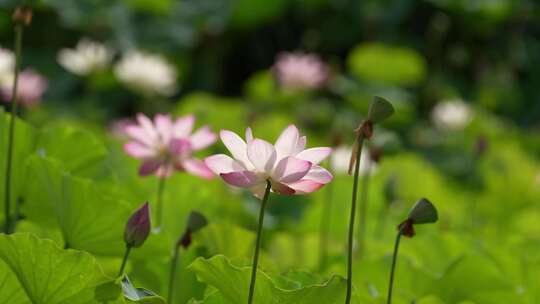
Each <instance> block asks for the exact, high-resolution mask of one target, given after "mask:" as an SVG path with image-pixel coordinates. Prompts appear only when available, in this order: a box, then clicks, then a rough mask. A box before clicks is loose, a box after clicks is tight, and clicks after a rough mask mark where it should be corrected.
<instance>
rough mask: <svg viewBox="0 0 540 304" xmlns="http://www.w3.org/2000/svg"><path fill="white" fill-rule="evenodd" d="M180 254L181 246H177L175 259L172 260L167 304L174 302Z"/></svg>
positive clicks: (174, 254)
mask: <svg viewBox="0 0 540 304" xmlns="http://www.w3.org/2000/svg"><path fill="white" fill-rule="evenodd" d="M179 253H180V246H179V245H175V247H174V253H173V257H172V259H171V269H170V271H169V294H168V295H167V303H168V304H170V303H172V302H173V289H174V285H175V282H176V265H177V264H178V256H179Z"/></svg>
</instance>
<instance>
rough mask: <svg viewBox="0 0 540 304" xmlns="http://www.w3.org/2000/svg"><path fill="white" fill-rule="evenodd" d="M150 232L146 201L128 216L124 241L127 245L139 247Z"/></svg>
mask: <svg viewBox="0 0 540 304" xmlns="http://www.w3.org/2000/svg"><path fill="white" fill-rule="evenodd" d="M148 234H150V211H149V208H148V202H146V203H145V204H144V205H143V206H142V207H141V208H139V210H137V211H135V213H133V214H132V215H131V217H130V218H129V220H128V222H127V224H126V229H125V231H124V241H125V242H126V244H127V245H128V246H131V247H135V248H137V247H141V246H142V244H144V241H146V239H147V238H148Z"/></svg>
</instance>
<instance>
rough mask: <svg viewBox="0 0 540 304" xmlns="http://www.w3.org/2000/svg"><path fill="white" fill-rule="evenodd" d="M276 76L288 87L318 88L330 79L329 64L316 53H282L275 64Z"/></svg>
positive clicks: (282, 84) (283, 85) (279, 81)
mask: <svg viewBox="0 0 540 304" xmlns="http://www.w3.org/2000/svg"><path fill="white" fill-rule="evenodd" d="M274 73H275V77H276V79H277V81H278V83H279V85H280V86H282V87H284V88H286V89H293V90H295V89H300V90H302V89H316V88H319V87H321V86H322V85H324V83H325V82H326V80H327V79H328V74H329V71H328V66H327V65H326V64H325V63H324V62H322V61H321V59H320V58H319V57H318V56H317V55H314V54H305V53H300V52H296V53H281V54H279V55H278V57H277V60H276V63H275V64H274Z"/></svg>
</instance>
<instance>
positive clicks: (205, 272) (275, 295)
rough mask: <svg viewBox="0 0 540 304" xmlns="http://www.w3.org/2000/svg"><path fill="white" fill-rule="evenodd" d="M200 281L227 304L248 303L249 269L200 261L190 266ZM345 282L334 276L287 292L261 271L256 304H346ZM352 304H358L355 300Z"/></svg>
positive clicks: (212, 260)
mask: <svg viewBox="0 0 540 304" xmlns="http://www.w3.org/2000/svg"><path fill="white" fill-rule="evenodd" d="M190 269H191V270H192V271H194V272H195V273H196V274H197V276H198V278H199V279H200V280H202V281H204V282H206V283H207V284H209V285H212V286H214V287H215V288H217V289H218V290H219V292H220V293H221V294H222V295H223V297H224V298H225V299H226V300H227V301H228V302H226V303H244V302H246V301H247V296H248V289H249V282H250V274H251V269H250V267H242V268H239V267H236V266H233V265H232V264H231V263H230V262H229V260H227V258H225V257H224V256H222V255H218V256H214V257H212V258H210V259H208V260H205V259H203V258H199V259H197V260H195V262H193V263H192V264H191V266H190ZM345 289H346V281H345V279H343V278H341V277H337V276H334V277H332V278H331V279H330V280H328V281H327V282H325V283H323V284H314V285H310V286H306V287H302V288H299V289H290V290H285V289H281V288H278V287H276V285H275V283H274V282H273V280H272V279H271V278H270V276H268V275H267V274H266V273H264V272H262V271H260V270H259V271H258V275H257V285H256V289H255V296H254V302H255V303H257V304H275V303H296V304H304V303H305V304H308V303H309V304H312V303H327V304H333V303H343V302H344V301H345ZM352 303H358V302H357V300H356V299H353V301H352Z"/></svg>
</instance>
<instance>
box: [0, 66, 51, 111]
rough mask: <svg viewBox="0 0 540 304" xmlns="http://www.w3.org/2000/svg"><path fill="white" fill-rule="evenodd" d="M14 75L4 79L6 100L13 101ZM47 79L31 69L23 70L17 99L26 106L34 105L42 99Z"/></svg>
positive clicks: (2, 89)
mask: <svg viewBox="0 0 540 304" xmlns="http://www.w3.org/2000/svg"><path fill="white" fill-rule="evenodd" d="M13 78H14V75H13V74H11V75H8V76H6V77H5V80H4V81H2V85H1V93H2V97H3V98H4V100H5V101H6V102H11V96H12V91H13ZM47 85H48V84H47V79H45V77H43V76H42V75H41V74H38V73H36V72H34V71H33V70H31V69H26V70H24V71H21V73H20V74H19V81H18V84H17V101H18V102H19V103H20V104H21V105H23V106H26V107H30V106H34V105H36V104H38V103H39V102H40V101H41V97H42V95H43V93H45V90H46V89H47Z"/></svg>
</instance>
